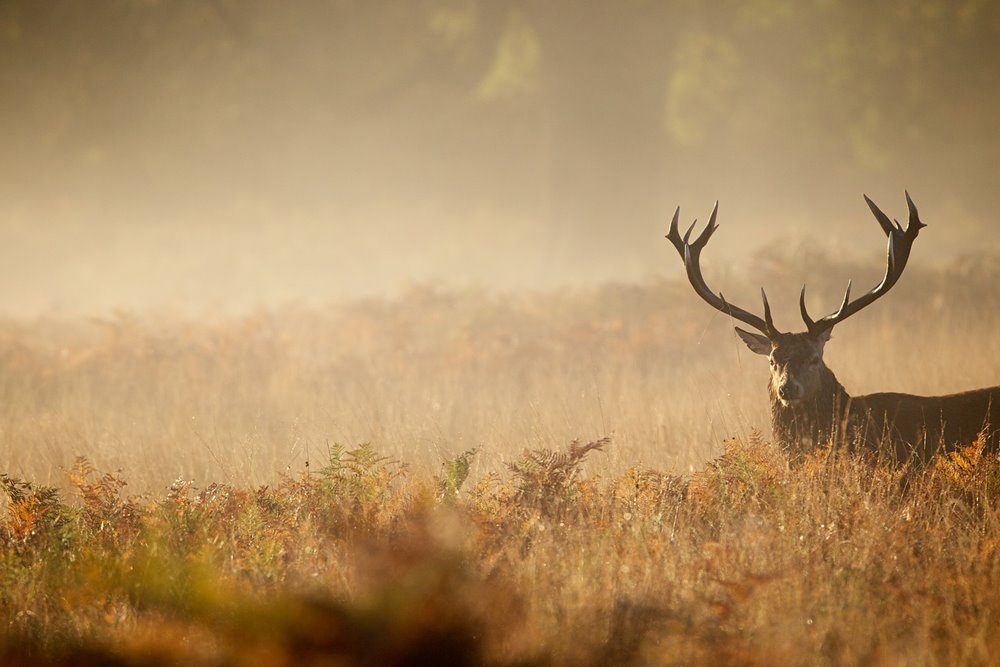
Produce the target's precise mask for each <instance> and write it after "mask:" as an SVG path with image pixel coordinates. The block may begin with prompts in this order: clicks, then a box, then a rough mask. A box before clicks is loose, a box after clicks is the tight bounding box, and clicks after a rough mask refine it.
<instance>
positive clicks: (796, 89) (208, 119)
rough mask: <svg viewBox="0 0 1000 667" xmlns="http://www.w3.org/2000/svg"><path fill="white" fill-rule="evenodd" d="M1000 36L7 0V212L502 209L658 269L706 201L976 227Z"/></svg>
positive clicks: (945, 14) (940, 22) (736, 11)
mask: <svg viewBox="0 0 1000 667" xmlns="http://www.w3.org/2000/svg"><path fill="white" fill-rule="evenodd" d="M998 45H1000V4H998V3H995V2H991V1H988V0H966V1H952V0H919V1H918V0H887V1H885V2H862V1H858V0H806V1H793V0H750V1H744V2H732V1H730V2H705V1H699V0H671V1H669V2H667V1H664V2H654V1H640V0H616V1H614V2H577V1H572V0H520V1H510V2H493V1H489V0H419V1H415V0H379V1H371V0H365V1H352V0H299V1H297V2H291V3H275V2H270V1H267V0H213V1H205V0H170V1H157V0H91V1H88V2H85V3H83V2H75V1H73V0H45V1H42V2H39V1H38V0H3V2H2V3H0V81H2V86H3V90H4V100H5V101H4V103H3V104H2V105H0V139H2V143H3V146H4V148H3V157H2V159H0V183H2V184H3V185H2V186H0V187H2V191H0V193H2V201H0V212H3V213H7V214H10V215H13V216H14V217H17V216H16V215H15V214H17V215H20V216H21V218H20V219H22V220H25V221H27V222H32V223H33V222H36V221H52V220H59V221H60V223H65V219H66V218H73V219H74V220H83V221H85V223H84V224H98V223H100V224H104V223H107V222H108V221H111V220H122V221H127V222H128V223H130V224H134V223H136V222H147V221H154V222H159V223H165V221H169V222H177V221H180V222H185V221H186V222H189V223H205V222H206V221H211V222H219V221H221V220H224V219H226V218H227V216H229V217H233V216H235V217H237V218H239V217H240V215H244V214H245V213H246V211H247V210H250V211H253V214H254V215H256V216H258V217H267V216H273V217H280V218H282V219H284V220H285V221H286V222H289V221H297V220H312V221H317V220H318V221H322V222H323V223H325V224H329V225H334V226H338V228H344V229H351V228H353V227H357V226H361V225H363V224H369V225H371V224H382V225H383V226H384V230H383V231H384V232H385V235H388V236H391V235H393V234H394V233H400V232H402V233H410V234H413V235H416V236H425V235H428V234H431V235H433V234H435V233H438V232H439V231H440V230H439V229H437V228H435V227H433V225H431V226H430V227H423V226H421V223H418V222H414V221H415V220H420V219H423V218H428V219H442V220H443V219H458V220H466V221H468V220H470V219H473V218H476V216H480V217H481V216H482V215H483V212H484V211H486V212H489V214H490V215H493V216H495V218H491V219H495V220H505V219H507V220H531V221H533V224H534V223H538V222H541V223H543V224H542V226H543V227H544V228H545V234H544V235H543V236H542V237H540V239H541V240H539V239H537V238H532V239H531V241H532V242H540V243H543V244H545V245H546V248H547V249H548V250H549V251H551V254H553V255H560V254H562V255H569V256H572V257H574V260H575V261H582V260H583V259H593V258H598V257H599V258H609V257H616V256H618V255H626V256H632V257H635V258H639V259H642V258H644V257H647V256H649V257H652V256H654V255H655V258H656V259H655V261H656V262H657V263H659V262H662V258H663V256H662V254H661V253H659V250H660V248H658V247H655V246H654V245H653V244H645V243H643V244H637V243H636V238H637V237H640V238H646V237H647V234H648V233H651V232H652V231H654V230H659V229H661V228H662V227H663V224H664V220H665V219H666V216H667V215H668V214H669V211H670V210H672V207H673V206H674V205H676V204H677V203H684V204H685V205H686V206H688V207H691V206H695V205H697V206H702V207H706V208H707V206H708V205H709V204H710V202H711V201H712V200H714V199H716V198H722V199H723V200H724V201H725V203H726V204H727V205H728V206H730V208H729V210H730V211H733V210H739V211H742V212H745V215H751V214H752V215H753V217H755V218H765V217H767V216H772V219H773V220H774V221H776V222H778V224H779V225H780V224H786V225H787V221H788V220H800V219H809V220H814V221H817V224H820V223H822V222H826V221H834V220H840V219H842V218H845V217H850V218H858V217H860V216H862V215H864V210H863V208H861V207H860V204H859V195H860V193H861V192H862V191H866V192H868V193H869V194H874V195H875V196H876V197H878V195H883V198H884V196H885V195H887V194H888V193H889V192H891V193H892V194H893V195H894V196H898V194H899V190H901V189H902V187H903V186H906V187H909V188H910V190H911V192H914V193H915V197H916V198H917V200H918V203H920V202H921V201H923V202H925V203H926V202H928V200H929V201H930V202H931V204H932V206H933V207H934V208H935V209H937V212H945V213H947V214H948V217H949V218H950V219H958V218H961V219H962V220H971V221H973V222H972V223H968V224H970V225H974V224H976V223H975V221H979V223H982V222H983V221H984V220H989V218H990V216H991V215H992V213H993V211H995V210H996V209H997V206H998V204H1000V189H998V188H996V187H995V185H996V168H995V165H996V154H997V142H998V139H1000V133H998V132H997V129H998V128H997V118H998V117H1000V116H998V108H1000V66H998V56H1000V46H998ZM920 194H923V197H922V198H921V197H920V196H919V195H920ZM925 205H926V204H925ZM25 211H27V213H25ZM12 212H13V213H12ZM699 213H700V211H699ZM244 217H252V216H249V215H244ZM387 219H389V220H394V221H396V222H394V223H385V222H381V221H384V220H387ZM477 219H478V218H477ZM623 228H628V229H629V230H630V231H629V233H628V234H623V233H622V230H623ZM487 229H488V228H487ZM970 229H972V227H970ZM448 231H449V230H448V229H446V230H445V232H448ZM966 231H968V230H966ZM486 233H487V231H485V230H484V232H483V234H486ZM481 236H482V235H481ZM483 240H485V239H483ZM344 242H345V243H350V237H349V236H346V237H345V239H344ZM722 243H725V242H722ZM637 245H642V246H643V247H642V248H641V249H639V250H636V246H637ZM577 252H580V253H582V254H580V255H576V254H575V253H577ZM445 271H447V269H445Z"/></svg>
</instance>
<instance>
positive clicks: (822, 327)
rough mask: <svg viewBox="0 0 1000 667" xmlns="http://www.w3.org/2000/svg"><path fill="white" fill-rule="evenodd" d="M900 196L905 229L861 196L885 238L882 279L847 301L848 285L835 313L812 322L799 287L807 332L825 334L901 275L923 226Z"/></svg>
mask: <svg viewBox="0 0 1000 667" xmlns="http://www.w3.org/2000/svg"><path fill="white" fill-rule="evenodd" d="M904 194H905V195H906V206H907V207H908V208H909V212H910V219H909V221H908V222H907V224H906V229H905V230H904V229H903V227H902V225H900V224H899V222H897V221H896V220H889V216H887V215H886V214H885V213H883V212H882V211H881V210H880V209H879V207H878V206H876V205H875V202H873V201H872V200H871V199H869V198H868V196H867V195H865V201H866V202H868V208H870V209H871V210H872V213H873V214H874V215H875V219H876V220H878V224H879V225H880V226H881V227H882V231H884V232H885V234H886V236H888V237H889V248H888V251H887V254H886V256H887V259H886V269H885V277H883V278H882V282H880V283H879V284H878V285H876V286H875V287H873V288H872V289H871V290H870V291H869V292H867V293H866V294H865V295H864V296H861V297H859V298H857V299H855V300H854V301H851V283H850V282H848V283H847V291H846V292H845V293H844V301H843V302H842V303H841V304H840V308H838V309H837V312H835V313H831V314H829V315H827V316H826V317H822V318H820V319H819V320H817V321H815V322H814V321H813V319H812V318H811V317H809V313H808V312H807V311H806V286H805V285H803V286H802V292H801V294H800V295H799V310H801V311H802V320H803V321H804V322H805V323H806V328H807V329H809V333H811V334H813V335H814V336H818V335H820V334H822V333H823V332H825V331H829V330H830V329H832V328H833V327H834V326H835V325H837V324H840V323H841V322H843V321H844V320H846V319H847V318H848V317H850V316H851V315H853V314H854V313H856V312H858V311H859V310H861V309H862V308H864V307H865V306H868V305H870V304H872V303H874V302H875V301H876V300H877V299H878V298H879V297H881V296H883V295H884V294H885V293H886V292H888V291H889V290H890V289H892V286H893V285H895V284H896V281H897V280H899V277H900V276H901V275H902V274H903V269H904V268H906V260H908V259H909V258H910V248H911V247H912V246H913V240H914V239H915V238H917V234H919V233H920V229H921V228H922V227H926V226H927V225H925V224H924V223H922V222H920V216H919V215H918V214H917V207H916V205H915V204H914V203H913V200H912V199H910V193H909V192H905V191H904Z"/></svg>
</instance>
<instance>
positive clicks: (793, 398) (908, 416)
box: [667, 193, 1000, 462]
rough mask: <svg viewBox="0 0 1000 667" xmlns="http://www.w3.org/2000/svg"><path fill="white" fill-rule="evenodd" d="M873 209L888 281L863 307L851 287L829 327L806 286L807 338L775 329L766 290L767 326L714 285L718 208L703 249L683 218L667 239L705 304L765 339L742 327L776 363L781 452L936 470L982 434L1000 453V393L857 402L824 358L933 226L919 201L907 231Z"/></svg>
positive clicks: (885, 286) (774, 414)
mask: <svg viewBox="0 0 1000 667" xmlns="http://www.w3.org/2000/svg"><path fill="white" fill-rule="evenodd" d="M865 201H866V202H867V203H868V207H869V208H870V209H871V211H872V213H873V214H874V215H875V219H876V220H878V223H879V225H880V226H881V227H882V231H884V232H885V234H886V236H887V237H888V238H889V248H888V253H887V260H886V264H887V266H886V270H885V276H884V277H883V278H882V281H881V282H880V283H879V284H878V285H877V286H875V287H873V288H872V289H871V290H870V291H868V292H866V293H865V294H864V295H862V296H860V297H858V298H856V299H854V300H851V285H850V283H848V285H847V292H846V293H845V294H844V300H843V302H842V303H841V305H840V308H839V309H837V311H836V312H835V313H831V314H830V315H827V316H826V317H822V318H820V319H819V320H813V319H812V318H811V317H809V313H808V312H807V311H806V301H805V293H806V289H805V286H803V287H802V292H801V294H800V296H799V308H800V310H801V312H802V319H803V320H804V321H805V324H806V331H805V332H802V333H783V332H781V331H778V330H777V329H776V328H775V326H774V323H773V322H772V320H771V308H770V306H769V305H768V303H767V295H766V294H764V290H763V289H761V298H762V300H763V302H764V317H763V319H761V318H760V317H758V316H757V315H754V314H753V313H750V312H748V311H746V310H744V309H742V308H739V307H737V306H735V305H733V304H731V303H729V302H728V301H726V299H725V298H724V297H723V296H722V294H721V293H719V294H716V293H715V292H713V291H712V290H711V289H710V288H709V287H708V285H707V284H706V283H705V279H704V278H703V277H702V274H701V266H700V263H699V262H700V259H701V251H702V250H703V249H704V248H705V245H706V244H707V243H708V240H709V239H710V238H711V237H712V234H713V233H715V230H716V229H717V228H718V226H717V225H716V222H715V218H716V214H717V212H718V209H719V205H718V203H716V205H715V208H714V209H713V210H712V217H711V219H710V220H709V221H708V226H707V227H706V228H705V230H704V231H703V232H702V233H701V234H700V235H699V236H698V238H696V239H695V240H694V241H691V240H690V238H691V232H692V231H693V229H694V223H692V225H691V227H690V228H689V229H688V230H687V233H686V234H684V236H683V237H682V236H681V235H680V233H679V231H678V229H677V219H678V217H679V216H680V208H678V209H677V211H676V212H675V213H674V218H673V221H672V222H671V223H670V232H669V233H668V234H667V238H668V239H669V240H670V242H671V243H673V245H674V247H675V248H676V249H677V252H678V253H679V254H680V256H681V259H683V260H684V267H685V269H686V270H687V277H688V280H689V281H690V282H691V286H692V287H693V288H694V291H695V292H696V293H697V294H698V296H700V297H701V298H702V299H704V300H705V302H707V303H708V304H709V305H710V306H712V307H713V308H716V309H717V310H720V311H722V312H723V313H726V314H727V315H729V316H730V317H732V318H734V319H736V320H739V321H740V322H743V323H744V324H748V325H750V326H751V327H753V328H754V329H756V330H757V331H759V332H760V333H753V332H750V331H744V330H743V329H740V328H739V327H736V333H738V334H739V336H740V338H742V339H743V341H744V342H745V343H746V344H747V346H748V347H749V348H750V349H751V350H752V351H754V352H756V353H757V354H761V355H764V356H766V357H767V358H768V360H769V361H770V364H771V380H770V383H769V384H768V390H769V393H770V398H771V428H772V430H773V432H774V437H775V439H776V440H777V441H778V443H779V444H780V445H781V446H782V447H784V448H785V449H786V450H787V451H788V452H789V453H790V454H791V455H792V456H793V457H798V456H800V455H801V454H802V453H804V452H806V451H809V450H810V449H812V448H814V447H816V446H817V445H819V444H821V443H824V442H830V441H831V440H834V441H838V442H839V441H843V442H846V443H848V444H849V445H854V444H860V445H862V446H864V447H868V448H873V449H876V450H878V451H883V452H885V453H887V454H889V455H890V456H892V457H894V458H895V460H897V461H901V462H903V461H909V460H916V461H927V460H928V459H929V458H930V457H931V456H933V455H934V454H935V453H936V452H941V451H948V450H952V449H955V448H956V447H961V446H966V445H969V444H970V443H972V442H974V441H975V440H976V438H977V437H978V436H979V435H980V434H984V435H985V438H986V443H987V446H988V447H990V448H992V449H995V448H996V447H997V445H998V441H1000V431H998V430H997V425H998V423H1000V386H998V387H990V388H987V389H976V390H973V391H966V392H963V393H960V394H949V395H947V396H913V395H910V394H897V393H879V394H869V395H867V396H851V395H850V394H848V393H847V391H846V390H845V389H844V386H843V385H842V384H840V382H838V381H837V378H836V376H834V374H833V371H831V370H830V369H829V368H827V366H826V364H825V363H824V362H823V348H824V346H825V345H826V343H827V341H829V340H830V333H831V331H832V330H833V327H834V326H836V325H837V324H839V323H840V322H843V321H844V320H846V319H847V318H848V317H850V316H851V315H854V314H855V313H857V312H858V311H859V310H861V309H862V308H864V307H865V306H868V305H870V304H872V303H874V302H875V301H876V300H878V299H879V298H880V297H882V296H884V295H885V294H886V293H887V292H888V291H889V290H890V289H892V286H893V285H895V284H896V281H897V280H899V277H900V275H902V273H903V269H904V267H905V266H906V261H907V259H909V257H910V248H911V246H912V245H913V241H914V239H916V238H917V234H918V233H919V232H920V229H921V228H923V227H925V226H926V225H924V224H923V223H922V222H920V217H919V215H918V214H917V207H916V206H915V205H914V204H913V201H912V200H911V199H910V195H909V193H907V194H906V203H907V206H908V208H909V214H910V219H909V222H908V224H907V227H906V229H903V227H902V225H900V224H899V223H898V222H895V221H893V220H890V219H889V217H888V216H887V215H886V214H885V213H883V212H882V211H881V210H880V209H879V208H878V206H876V205H875V203H874V202H873V201H872V200H871V199H869V198H868V197H867V196H866V197H865Z"/></svg>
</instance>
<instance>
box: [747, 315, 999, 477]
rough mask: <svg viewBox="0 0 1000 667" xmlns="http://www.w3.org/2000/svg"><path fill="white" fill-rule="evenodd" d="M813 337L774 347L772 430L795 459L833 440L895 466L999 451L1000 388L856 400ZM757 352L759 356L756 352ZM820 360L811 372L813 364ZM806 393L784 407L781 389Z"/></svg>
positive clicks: (788, 338) (784, 340) (783, 337)
mask: <svg viewBox="0 0 1000 667" xmlns="http://www.w3.org/2000/svg"><path fill="white" fill-rule="evenodd" d="M824 342H825V341H820V340H818V339H816V338H813V337H812V336H811V335H810V334H806V333H801V334H780V335H779V336H777V337H776V339H775V340H774V341H771V352H770V354H769V355H768V356H769V358H770V359H772V360H777V363H775V364H774V365H773V366H772V371H771V381H770V383H769V385H768V388H769V394H770V397H771V428H772V430H773V432H774V437H775V439H776V440H777V441H778V442H779V443H780V444H781V445H782V446H783V447H785V448H786V449H787V450H788V451H789V452H790V453H791V454H792V455H793V456H794V457H798V456H800V455H801V454H803V453H805V452H807V451H809V450H811V449H813V448H815V447H816V446H818V445H820V444H823V443H825V442H829V441H831V440H833V441H834V442H845V443H847V444H848V445H849V446H860V447H862V448H864V449H868V450H873V451H876V452H878V453H880V454H883V455H887V456H889V457H892V458H893V459H894V460H896V461H900V462H904V461H911V460H913V461H919V462H926V461H927V460H929V459H930V458H931V456H933V455H934V454H935V453H938V452H943V451H950V450H954V449H956V448H958V447H962V446H967V445H969V444H972V443H973V442H975V441H976V438H977V437H978V436H979V435H980V434H981V433H982V434H984V435H985V441H986V442H985V444H986V446H987V447H988V448H990V449H996V448H997V447H998V444H1000V386H997V387H989V388H986V389H976V390H973V391H967V392H962V393H960V394H949V395H946V396H913V395H911V394H899V393H891V392H888V393H878V394H868V395H866V396H851V395H849V394H848V393H847V391H846V390H845V389H844V387H843V385H841V384H840V382H839V381H838V380H837V378H836V376H835V375H834V374H833V371H831V370H830V369H829V368H827V366H826V364H825V363H823V361H822V352H823V343H824ZM751 349H754V351H757V352H760V350H759V349H756V348H755V347H751ZM817 356H818V357H819V363H818V364H816V365H814V366H811V365H810V364H809V360H810V359H814V358H816V357H817ZM787 382H795V383H798V384H799V385H800V386H801V387H802V391H803V393H802V398H801V400H799V401H797V402H795V403H793V404H790V405H786V404H785V402H783V401H782V400H781V399H780V398H779V397H778V388H779V387H780V386H781V385H782V383H787Z"/></svg>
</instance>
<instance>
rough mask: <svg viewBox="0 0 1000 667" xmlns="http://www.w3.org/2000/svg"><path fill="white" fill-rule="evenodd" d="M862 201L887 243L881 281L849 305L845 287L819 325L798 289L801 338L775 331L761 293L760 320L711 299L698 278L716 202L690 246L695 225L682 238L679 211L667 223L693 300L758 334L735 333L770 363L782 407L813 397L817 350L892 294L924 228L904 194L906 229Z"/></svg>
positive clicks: (819, 372) (821, 371)
mask: <svg viewBox="0 0 1000 667" xmlns="http://www.w3.org/2000/svg"><path fill="white" fill-rule="evenodd" d="M865 201H866V202H867V203H868V207H869V208H870V209H871V211H872V213H873V214H874V215H875V219H876V220H877V221H878V223H879V226H881V227H882V231H883V232H885V234H886V236H887V237H888V239H889V245H888V250H887V253H886V270H885V276H884V277H883V278H882V281H881V282H880V283H879V284H878V285H876V286H875V287H873V288H872V289H871V290H869V291H868V292H866V293H865V294H863V295H862V296H860V297H858V298H856V299H854V300H851V284H850V283H848V284H847V291H846V292H845V293H844V300H843V302H842V303H841V305H840V308H839V309H837V311H836V312H834V313H831V314H829V315H827V316H825V317H822V318H820V319H819V320H813V319H812V318H811V317H810V316H809V313H808V311H807V310H806V288H805V285H803V286H802V292H801V293H800V295H799V309H800V311H801V313H802V320H803V321H804V322H805V325H806V331H804V332H801V333H783V332H781V331H778V329H777V328H776V327H775V326H774V322H773V321H772V319H771V307H770V305H769V304H768V302H767V294H765V293H764V290H763V289H761V291H760V295H761V300H762V301H763V304H764V317H763V318H761V317H759V316H757V315H754V314H753V313H751V312H748V311H746V310H744V309H742V308H740V307H738V306H734V305H733V304H731V303H729V302H728V301H726V299H725V297H723V296H722V293H721V292H720V293H719V294H716V293H715V292H713V291H712V290H711V289H710V288H709V287H708V285H707V284H706V283H705V279H704V277H703V276H702V274H701V264H700V261H701V251H702V250H703V249H704V248H705V246H706V245H707V244H708V240H709V239H710V238H711V237H712V234H714V233H715V230H716V229H718V225H717V224H716V222H715V219H716V216H717V214H718V211H719V204H718V202H716V204H715V208H713V209H712V217H711V218H710V219H709V221H708V225H707V226H706V227H705V229H704V230H703V231H702V232H701V234H699V235H698V238H696V239H695V240H693V241H692V240H691V232H692V231H693V230H694V227H695V224H697V220H696V221H695V222H693V223H691V226H690V227H689V228H688V230H687V232H686V233H685V234H684V236H683V237H682V236H681V235H680V232H679V231H678V228H677V221H678V218H679V217H680V208H679V207H678V209H677V211H676V212H675V213H674V217H673V220H672V221H671V223H670V231H669V233H668V234H667V239H669V240H670V242H671V243H672V244H673V245H674V248H676V249H677V252H678V253H679V254H680V256H681V258H682V259H683V260H684V267H685V269H686V270H687V277H688V281H689V282H690V283H691V286H692V287H693V288H694V291H695V292H696V293H697V294H698V296H700V297H701V298H702V299H703V300H704V301H705V302H706V303H708V305H710V306H712V307H713V308H715V309H717V310H720V311H722V312H723V313H726V314H727V315H729V316H730V317H732V318H733V319H736V320H739V321H740V322H743V323H744V324H747V325H749V326H751V327H753V328H754V329H756V330H757V331H758V332H760V333H754V332H750V331H746V330H744V329H741V328H739V327H736V333H737V334H739V336H740V338H742V339H743V342H745V343H746V344H747V347H749V348H750V349H751V350H752V351H753V352H756V353H757V354H761V355H765V356H767V357H768V359H769V361H770V363H771V393H772V396H774V397H775V399H776V400H778V401H779V402H780V403H781V405H783V406H785V407H789V406H794V405H797V404H801V403H803V402H806V401H809V400H810V399H812V398H814V397H815V396H816V394H817V392H818V391H819V389H820V387H821V386H822V384H823V380H824V378H825V376H826V375H827V374H829V373H830V371H829V369H827V367H826V365H825V364H824V363H823V347H824V346H825V345H826V343H827V341H829V340H830V334H831V333H832V331H833V327H834V326H835V325H837V324H839V323H840V322H843V321H844V320H846V319H847V318H848V317H850V316H851V315H853V314H855V313H857V312H858V311H859V310H861V309H862V308H864V307H866V306H868V305H871V304H872V303H874V302H875V301H876V300H877V299H879V298H880V297H882V296H884V295H885V294H886V293H887V292H888V291H889V290H890V289H892V286H893V285H895V284H896V281H897V280H899V277H900V275H902V273H903V269H904V268H905V267H906V261H907V260H908V259H909V257H910V248H911V246H912V245H913V240H914V239H915V238H916V237H917V234H918V233H919V232H920V229H921V228H922V227H925V226H926V225H924V224H923V223H922V222H920V217H919V216H918V214H917V207H916V206H915V205H914V204H913V200H911V199H910V195H909V193H906V204H907V207H908V208H909V214H910V219H909V222H908V223H907V226H906V229H903V227H902V225H900V224H899V223H898V222H896V221H894V220H890V219H889V217H888V216H887V215H886V214H885V213H883V212H882V211H881V210H880V209H879V208H878V206H876V205H875V203H874V202H873V201H872V200H871V199H869V198H868V197H867V196H865Z"/></svg>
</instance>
